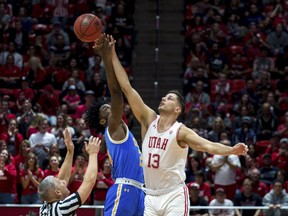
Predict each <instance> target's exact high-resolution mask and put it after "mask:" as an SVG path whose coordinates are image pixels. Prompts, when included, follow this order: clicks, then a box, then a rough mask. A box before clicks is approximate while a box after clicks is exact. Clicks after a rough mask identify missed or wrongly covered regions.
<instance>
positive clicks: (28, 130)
mask: <svg viewBox="0 0 288 216" xmlns="http://www.w3.org/2000/svg"><path fill="white" fill-rule="evenodd" d="M38 131H39V130H38V128H36V127H29V128H28V129H27V138H28V139H29V137H30V136H31V135H32V134H34V133H37V132H38Z"/></svg>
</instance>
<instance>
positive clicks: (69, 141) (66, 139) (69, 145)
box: [63, 128, 74, 152]
mask: <svg viewBox="0 0 288 216" xmlns="http://www.w3.org/2000/svg"><path fill="white" fill-rule="evenodd" d="M63 135H64V142H65V145H66V148H67V151H70V152H73V151H74V144H73V142H72V135H71V133H70V131H69V130H68V128H65V130H64V133H63Z"/></svg>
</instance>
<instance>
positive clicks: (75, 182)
mask: <svg viewBox="0 0 288 216" xmlns="http://www.w3.org/2000/svg"><path fill="white" fill-rule="evenodd" d="M86 168H87V161H86V158H85V156H84V155H81V154H79V155H77V157H76V160H75V164H74V166H73V167H72V173H71V177H70V180H69V183H68V188H69V191H70V193H74V192H76V191H77V190H78V189H79V187H80V185H81V184H82V182H83V178H84V175H85V172H86ZM95 172H96V171H95ZM89 202H90V198H88V200H86V202H85V203H87V204H88V203H89ZM83 204H84V203H83Z"/></svg>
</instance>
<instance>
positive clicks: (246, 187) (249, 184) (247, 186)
mask: <svg viewBox="0 0 288 216" xmlns="http://www.w3.org/2000/svg"><path fill="white" fill-rule="evenodd" d="M243 191H244V192H246V193H251V192H252V182H251V181H250V180H245V181H244V183H243Z"/></svg>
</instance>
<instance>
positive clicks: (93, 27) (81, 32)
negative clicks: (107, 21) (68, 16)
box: [74, 13, 103, 42]
mask: <svg viewBox="0 0 288 216" xmlns="http://www.w3.org/2000/svg"><path fill="white" fill-rule="evenodd" d="M102 29H103V26H102V23H101V20H100V19H99V18H98V17H97V16H95V15H94V14H90V13H86V14H82V15H80V16H79V17H77V19H76V20H75V22H74V33H75V35H76V37H77V38H78V39H79V40H81V41H83V42H93V41H95V40H96V39H98V38H99V36H100V34H101V33H102Z"/></svg>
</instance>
